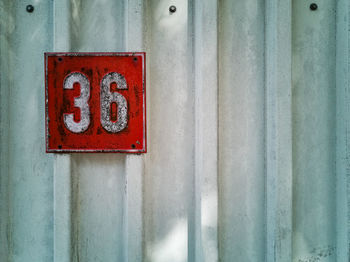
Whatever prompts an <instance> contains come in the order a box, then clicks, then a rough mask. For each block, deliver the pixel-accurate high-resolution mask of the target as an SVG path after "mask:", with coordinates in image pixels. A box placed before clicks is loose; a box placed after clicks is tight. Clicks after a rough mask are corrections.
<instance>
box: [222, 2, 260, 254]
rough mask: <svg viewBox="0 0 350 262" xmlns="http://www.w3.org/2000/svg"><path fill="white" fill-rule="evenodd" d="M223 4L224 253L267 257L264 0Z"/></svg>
mask: <svg viewBox="0 0 350 262" xmlns="http://www.w3.org/2000/svg"><path fill="white" fill-rule="evenodd" d="M219 8H220V9H219V17H220V19H219V196H220V200H219V203H220V204H219V232H220V238H219V243H220V244H219V247H220V257H221V260H222V261H232V258H233V257H234V258H235V259H237V261H262V260H263V259H264V249H265V239H264V235H265V182H264V181H265V180H264V179H265V167H264V159H265V145H264V140H265V130H264V129H265V122H264V97H265V96H264V93H265V87H264V85H265V83H264V72H265V69H264V68H265V67H264V1H257V0H252V1H221V3H220V6H219Z"/></svg>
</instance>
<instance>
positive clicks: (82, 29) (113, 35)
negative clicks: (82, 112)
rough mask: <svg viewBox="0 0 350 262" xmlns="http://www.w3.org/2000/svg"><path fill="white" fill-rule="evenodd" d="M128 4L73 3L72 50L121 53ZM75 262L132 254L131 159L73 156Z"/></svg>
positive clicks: (77, 0)
mask: <svg viewBox="0 0 350 262" xmlns="http://www.w3.org/2000/svg"><path fill="white" fill-rule="evenodd" d="M125 10H126V2H125V1H113V0H106V1H93V0H84V1H83V0H71V1H70V31H69V32H70V51H74V52H121V51H125V48H126V46H125V45H126V40H125V36H126V33H125V30H126V20H125V19H126V17H127V15H126V14H125ZM71 159H72V172H71V176H72V184H73V185H74V189H73V193H74V194H73V196H72V199H71V201H72V206H73V207H74V208H73V211H74V212H73V213H72V214H73V215H72V236H73V237H74V238H73V239H72V241H73V242H72V247H74V256H73V261H79V260H80V261H87V262H88V261H96V260H99V261H104V262H108V261H115V260H120V261H123V259H124V258H125V256H126V254H125V252H126V251H127V249H126V247H125V245H127V243H125V240H126V239H127V238H126V236H125V234H126V233H127V230H126V227H127V223H126V220H125V219H126V218H127V217H126V213H125V212H127V210H125V205H126V204H125V201H126V198H125V197H126V188H125V186H126V170H125V164H126V155H125V154H106V153H100V154H72V156H71Z"/></svg>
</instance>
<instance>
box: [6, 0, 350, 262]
mask: <svg viewBox="0 0 350 262" xmlns="http://www.w3.org/2000/svg"><path fill="white" fill-rule="evenodd" d="M27 4H28V3H26V2H23V1H10V0H4V1H1V2H0V12H1V15H0V23H1V27H0V52H1V56H0V84H1V89H0V90H1V91H0V99H1V106H0V112H1V115H0V124H1V126H0V139H1V140H0V141H1V151H0V152H1V155H0V161H1V169H0V170H1V174H0V243H1V244H0V261H10V262H12V261H14V262H17V261H36V262H41V261H43V262H47V261H55V262H69V261H103V262H105V261H106V262H107V261H125V262H126V261H135V262H136V261H152V262H163V261H164V262H165V261H166V262H169V261H171V262H186V261H188V262H190V261H191V262H192V261H193V262H203V261H208V262H214V261H222V262H224V261H239V262H246V261H258V262H261V261H266V262H274V261H275V262H277V261H283V262H284V261H287V262H292V261H297V262H306V261H308V262H310V261H337V262H348V261H349V239H350V237H349V236H350V234H349V217H350V216H349V203H350V201H349V195H350V194H349V174H348V173H349V166H350V163H349V156H348V155H349V141H348V140H349V139H348V137H349V134H348V133H349V129H350V128H349V123H350V120H349V117H350V116H349V107H350V106H349V105H350V101H349V62H348V61H349V23H348V21H349V13H350V12H349V6H350V4H349V3H348V1H345V0H339V1H337V2H334V1H323V2H322V3H321V2H320V3H318V9H317V10H316V11H311V10H310V8H309V5H310V3H307V2H305V1H301V0H296V1H287V0H283V1H280V0H245V1H228V0H222V1H210V0H203V1H200V0H193V1H187V0H175V1H168V0H165V1H160V0H120V1H115V0H101V1H93V0H54V1H43V0H36V1H33V5H34V8H35V9H34V12H33V13H28V12H26V11H25V7H26V5H27ZM170 5H175V6H176V8H177V9H176V12H175V13H170V12H169V6H170ZM336 5H337V8H338V11H337V13H335V8H336ZM336 22H337V24H336ZM45 51H86V52H88V51H113V52H115V51H146V52H147V60H146V63H147V70H146V74H147V83H146V85H147V125H148V151H149V152H148V153H147V154H145V155H119V154H61V155H57V154H56V155H51V154H45V153H44V149H45V144H44V143H45V142H44V141H45V140H44V97H43V95H44V92H43V91H44V70H43V62H44V61H43V60H44V59H43V53H44V52H45ZM336 52H337V55H336Z"/></svg>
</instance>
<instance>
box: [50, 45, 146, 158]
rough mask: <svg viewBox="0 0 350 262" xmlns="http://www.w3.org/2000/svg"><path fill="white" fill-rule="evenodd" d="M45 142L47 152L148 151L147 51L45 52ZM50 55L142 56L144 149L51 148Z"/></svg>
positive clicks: (136, 152) (134, 152)
mask: <svg viewBox="0 0 350 262" xmlns="http://www.w3.org/2000/svg"><path fill="white" fill-rule="evenodd" d="M44 56H45V120H46V121H45V140H46V141H45V142H46V153H133V154H140V153H147V118H146V108H147V107H146V66H145V64H146V52H45V53H44ZM49 56H131V57H132V56H141V57H142V94H143V147H142V149H49V135H50V134H49V112H48V102H49V100H48V82H47V80H48V68H47V67H48V57H49Z"/></svg>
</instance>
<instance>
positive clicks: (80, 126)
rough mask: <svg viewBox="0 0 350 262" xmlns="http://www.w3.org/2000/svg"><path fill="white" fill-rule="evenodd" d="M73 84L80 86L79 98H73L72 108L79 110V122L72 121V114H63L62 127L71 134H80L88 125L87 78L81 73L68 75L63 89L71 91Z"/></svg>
mask: <svg viewBox="0 0 350 262" xmlns="http://www.w3.org/2000/svg"><path fill="white" fill-rule="evenodd" d="M75 83H79V84H80V96H79V97H75V98H74V106H75V107H78V108H80V121H79V122H75V121H74V114H73V113H71V114H64V115H63V119H64V125H65V126H66V127H67V128H68V129H69V130H70V131H72V132H73V133H82V132H84V131H86V130H87V129H88V127H89V125H90V109H89V105H88V100H89V97H90V83H89V80H88V78H87V77H86V76H85V75H83V74H82V73H78V72H74V73H71V74H69V75H68V76H67V77H66V79H65V80H64V84H63V88H64V89H73V85H74V84H75Z"/></svg>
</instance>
